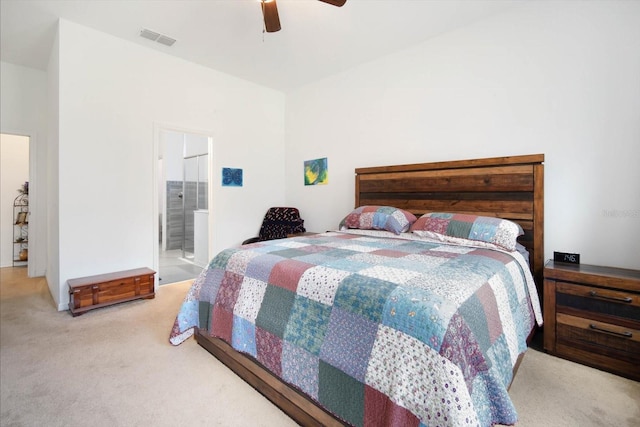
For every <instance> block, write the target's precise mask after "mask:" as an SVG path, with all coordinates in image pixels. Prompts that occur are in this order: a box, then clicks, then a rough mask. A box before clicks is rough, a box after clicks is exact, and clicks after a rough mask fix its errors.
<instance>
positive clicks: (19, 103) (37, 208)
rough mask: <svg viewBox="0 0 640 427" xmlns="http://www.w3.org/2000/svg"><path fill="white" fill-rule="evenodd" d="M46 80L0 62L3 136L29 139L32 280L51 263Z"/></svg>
mask: <svg viewBox="0 0 640 427" xmlns="http://www.w3.org/2000/svg"><path fill="white" fill-rule="evenodd" d="M46 78H47V77H46V73H45V72H44V71H40V70H35V69H32V68H27V67H22V66H18V65H14V64H10V63H7V62H0V94H1V96H0V103H1V104H0V132H3V133H7V134H13V135H24V136H29V172H28V176H29V181H30V183H29V184H30V189H29V190H30V191H29V192H30V194H29V210H30V213H29V217H30V224H29V265H28V273H29V275H30V276H32V277H35V276H42V275H44V274H45V271H46V260H47V250H46V239H47V237H46V236H47V227H46V217H47V203H46V186H47V168H46V150H47V123H46V105H47V83H46ZM14 190H15V189H14ZM16 195H17V193H16Z"/></svg>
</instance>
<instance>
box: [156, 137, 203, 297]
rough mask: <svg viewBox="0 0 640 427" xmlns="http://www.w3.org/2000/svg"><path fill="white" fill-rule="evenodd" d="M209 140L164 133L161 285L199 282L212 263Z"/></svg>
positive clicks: (160, 197)
mask: <svg viewBox="0 0 640 427" xmlns="http://www.w3.org/2000/svg"><path fill="white" fill-rule="evenodd" d="M209 139H210V138H209V137H208V136H204V135H200V134H191V133H185V132H180V131H174V130H166V129H161V130H160V132H159V140H158V153H159V158H158V172H159V173H158V177H159V179H158V204H159V205H158V214H159V215H158V236H159V238H158V245H159V250H158V254H159V257H158V270H159V271H158V277H159V284H160V285H166V284H169V283H175V282H181V281H184V280H190V279H194V278H195V277H197V275H198V274H200V272H201V271H202V268H203V267H204V266H206V264H207V262H208V243H209V238H208V236H209V233H208V222H209V188H208V187H209V182H208V181H209V180H208V177H209Z"/></svg>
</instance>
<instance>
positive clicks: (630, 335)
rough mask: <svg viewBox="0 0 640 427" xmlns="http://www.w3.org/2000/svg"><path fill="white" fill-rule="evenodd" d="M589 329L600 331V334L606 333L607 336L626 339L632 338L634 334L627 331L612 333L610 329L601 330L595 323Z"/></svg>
mask: <svg viewBox="0 0 640 427" xmlns="http://www.w3.org/2000/svg"><path fill="white" fill-rule="evenodd" d="M589 328H591V329H593V330H596V331H599V332H606V333H607V334H613V335H618V336H621V337H624V338H632V337H633V334H632V333H631V332H629V331H625V332H616V331H610V330H608V329H604V328H600V327H599V326H597V325H594V324H593V323H591V324H590V325H589Z"/></svg>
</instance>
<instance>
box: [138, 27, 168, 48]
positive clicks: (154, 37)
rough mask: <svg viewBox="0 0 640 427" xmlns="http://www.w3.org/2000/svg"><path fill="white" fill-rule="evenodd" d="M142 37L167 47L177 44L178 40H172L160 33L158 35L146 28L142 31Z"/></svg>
mask: <svg viewBox="0 0 640 427" xmlns="http://www.w3.org/2000/svg"><path fill="white" fill-rule="evenodd" d="M140 37H144V38H145V39H149V40H152V41H154V42H158V43H160V44H163V45H165V46H173V44H174V43H175V42H176V40H175V39H172V38H171V37H168V36H165V35H163V34H160V33H156V32H155V31H151V30H147V29H146V28H143V29H142V30H141V31H140Z"/></svg>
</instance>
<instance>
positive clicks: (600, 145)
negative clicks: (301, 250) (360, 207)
mask: <svg viewBox="0 0 640 427" xmlns="http://www.w3.org/2000/svg"><path fill="white" fill-rule="evenodd" d="M639 76H640V2H615V1H604V2H596V1H592V2H523V4H522V5H520V6H519V7H517V8H514V9H513V10H510V11H509V12H507V13H505V14H502V15H500V16H496V17H493V18H490V19H486V20H483V21H481V22H477V23H475V24H473V25H470V26H468V27H465V28H462V29H459V30H457V31H454V32H451V33H447V34H443V35H442V36H440V37H438V38H436V39H433V40H430V41H426V42H424V43H423V44H420V45H418V46H415V47H413V48H411V49H407V50H404V51H402V52H398V53H396V54H393V55H390V56H387V57H384V58H381V59H379V60H376V61H374V62H371V63H367V64H364V65H362V66H359V67H356V68H354V69H351V70H349V71H347V72H344V73H342V74H339V75H336V76H333V77H331V78H328V79H325V80H322V81H319V82H316V83H314V84H310V85H308V86H306V87H304V88H302V89H300V90H297V91H295V92H294V93H291V94H290V95H289V96H288V97H287V110H286V124H287V133H286V149H287V174H286V177H287V180H286V182H287V203H288V204H290V205H294V206H297V207H299V208H300V209H301V213H302V215H303V218H305V226H306V227H307V229H308V230H310V231H323V230H326V229H335V227H336V226H337V224H338V222H339V221H340V219H342V217H343V216H344V215H345V214H346V213H347V212H348V211H349V210H350V209H352V208H353V200H354V178H353V173H354V169H355V168H356V167H365V166H382V165H390V164H402V163H420V162H431V161H441V160H454V159H468V158H480V157H494V156H508V155H518V154H535V153H544V154H545V156H546V162H545V220H546V221H545V256H546V257H547V258H550V257H552V255H553V251H554V250H561V251H571V252H578V253H580V254H581V260H582V262H583V263H592V264H603V265H613V266H620V267H627V268H640V167H638V162H639V160H640V127H639V125H638V124H639V123H640V78H639ZM325 156H326V157H328V161H329V184H328V185H326V186H314V187H305V186H304V185H303V178H302V162H303V161H304V160H308V159H313V158H318V157H325Z"/></svg>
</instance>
